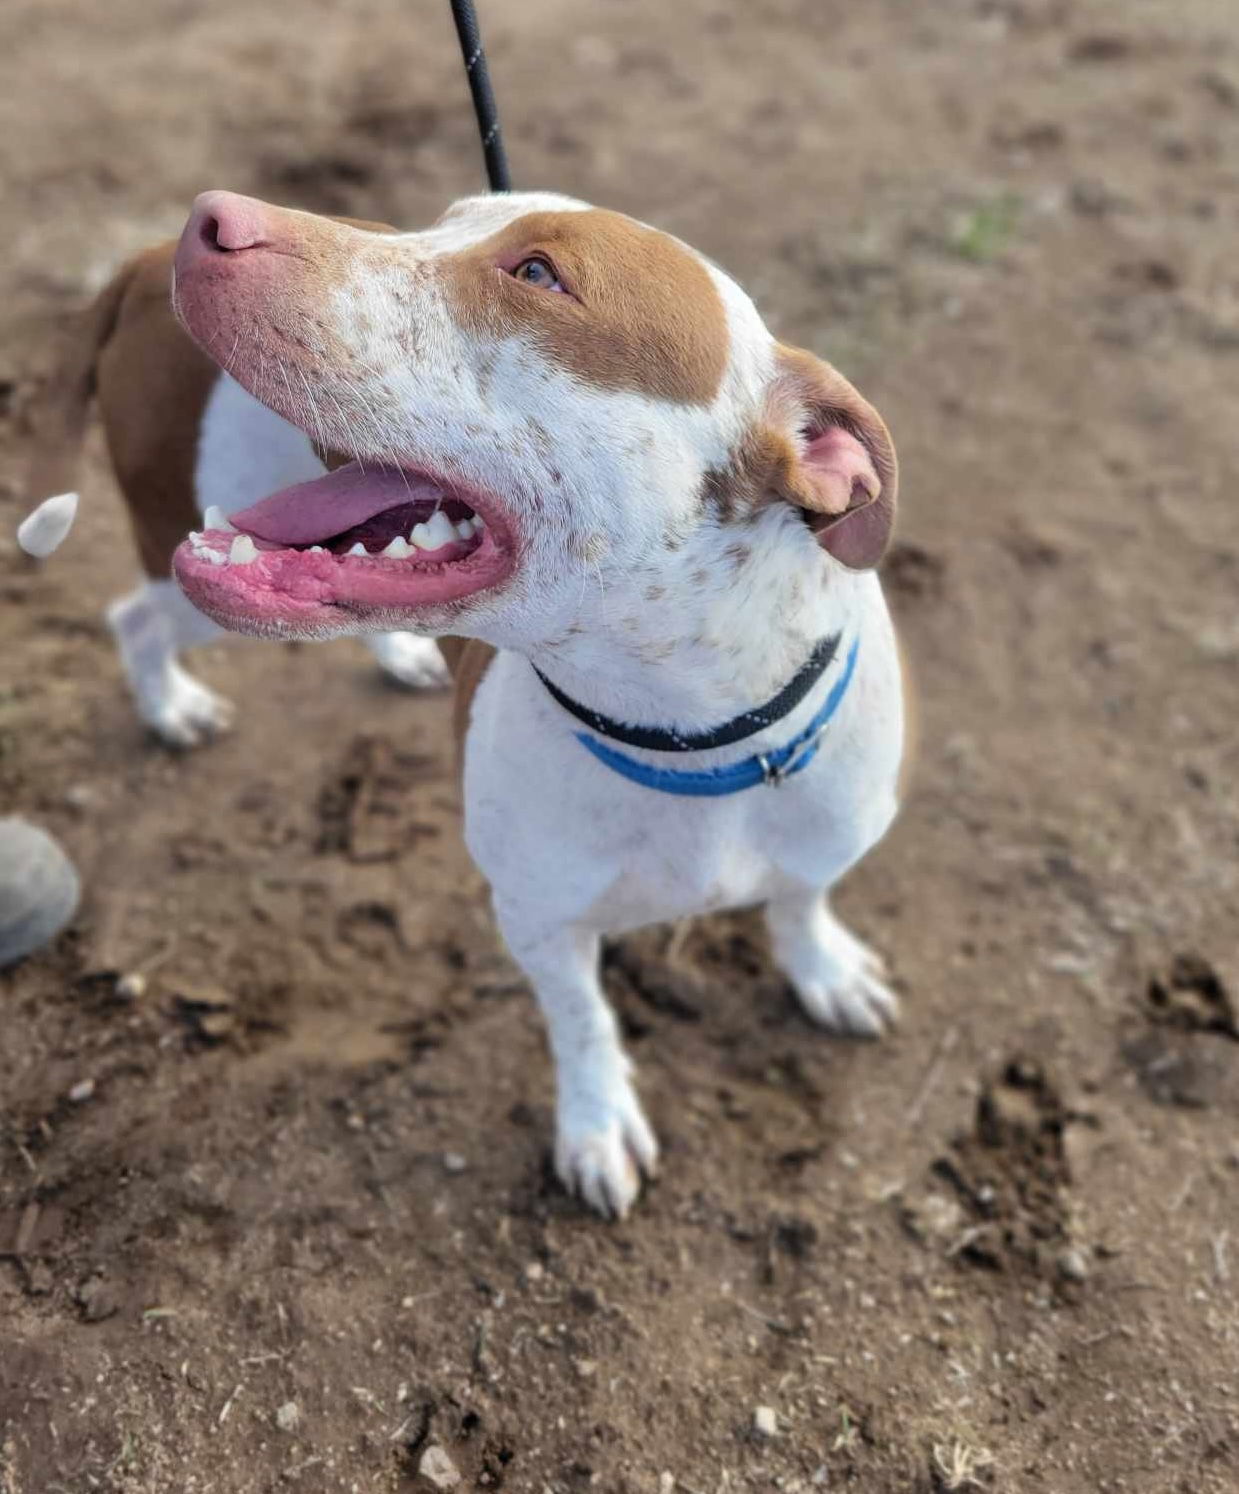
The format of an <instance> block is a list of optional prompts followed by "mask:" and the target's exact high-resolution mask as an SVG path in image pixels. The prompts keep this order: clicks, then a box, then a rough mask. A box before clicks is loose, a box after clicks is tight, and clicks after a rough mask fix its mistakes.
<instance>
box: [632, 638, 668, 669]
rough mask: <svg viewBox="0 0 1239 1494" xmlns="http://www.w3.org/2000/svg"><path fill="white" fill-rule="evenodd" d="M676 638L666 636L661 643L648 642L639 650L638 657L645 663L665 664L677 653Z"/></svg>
mask: <svg viewBox="0 0 1239 1494" xmlns="http://www.w3.org/2000/svg"><path fill="white" fill-rule="evenodd" d="M676 648H677V644H676V641H675V639H673V638H666V639H663V641H662V642H661V643H647V644H646V645H645V646H644V647H643V648H640V649H638V650H637V657H638V658H639V659H640V660H641V661H642V663H645V664H663V663H665V662H666V661H667V660H668V659H669V658H671V656H672V655H673V654H674V653H675V651H676Z"/></svg>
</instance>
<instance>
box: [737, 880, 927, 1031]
mask: <svg viewBox="0 0 1239 1494" xmlns="http://www.w3.org/2000/svg"><path fill="white" fill-rule="evenodd" d="M766 925H767V927H768V928H769V930H770V942H771V944H772V945H773V948H774V957H775V960H776V961H777V962H778V964H779V967H780V969H782V971H783V973H784V974H785V975H786V976H787V978H788V979H789V980H790V981H791V983H792V985H793V986H795V988H796V994H797V995H798V996H799V997H800V1004H801V1005H802V1006H803V1007H804V1009H805V1011H806V1012H807V1013H808V1014H809V1016H810V1017H812V1018H813V1020H814V1021H815V1022H820V1023H821V1024H822V1026H823V1027H829V1028H832V1029H834V1030H835V1031H836V1032H848V1033H852V1034H854V1035H855V1036H858V1037H877V1036H878V1035H879V1034H880V1033H881V1032H882V1030H883V1028H884V1027H886V1026H887V1025H888V1024H889V1023H891V1022H892V1021H894V1019H895V1015H896V1012H897V1011H898V1006H899V1003H898V1001H897V999H896V997H895V994H894V992H893V991H891V990H889V989H888V987H887V986H886V984H885V983H884V981H883V979H882V976H883V974H884V970H883V964H882V960H881V957H880V956H879V955H877V954H875V953H874V951H873V950H871V949H870V948H869V946H868V945H866V944H863V943H862V942H861V941H860V940H859V939H858V938H857V937H856V935H855V934H853V933H851V932H849V930H848V929H846V928H845V927H844V925H843V924H841V923H840V922H839V920H838V919H837V918H836V917H835V915H834V914H833V913H832V912H831V910H830V905H829V903H828V902H827V900H826V892H825V891H823V890H822V889H821V888H816V887H792V888H789V889H788V891H786V892H783V893H780V894H779V896H778V897H777V898H773V899H772V900H771V901H770V903H769V904H768V905H767V908H766Z"/></svg>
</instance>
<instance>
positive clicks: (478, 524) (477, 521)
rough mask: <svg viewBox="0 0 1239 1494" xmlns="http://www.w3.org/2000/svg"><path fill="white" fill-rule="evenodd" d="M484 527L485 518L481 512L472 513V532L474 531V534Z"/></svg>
mask: <svg viewBox="0 0 1239 1494" xmlns="http://www.w3.org/2000/svg"><path fill="white" fill-rule="evenodd" d="M485 528H486V520H485V519H484V518H483V517H482V515H481V514H474V516H473V532H474V534H477V532H478V531H479V530H480V529H485Z"/></svg>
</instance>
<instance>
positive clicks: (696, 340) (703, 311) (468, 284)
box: [439, 208, 730, 405]
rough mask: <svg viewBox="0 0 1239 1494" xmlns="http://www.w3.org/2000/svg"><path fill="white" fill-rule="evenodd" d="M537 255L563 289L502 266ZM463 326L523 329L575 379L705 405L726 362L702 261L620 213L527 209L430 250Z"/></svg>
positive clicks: (714, 296)
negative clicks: (492, 230) (480, 234)
mask: <svg viewBox="0 0 1239 1494" xmlns="http://www.w3.org/2000/svg"><path fill="white" fill-rule="evenodd" d="M531 255H543V256H544V257H545V258H546V259H547V260H549V261H550V263H551V264H552V265H554V267H555V271H556V273H557V274H558V275H559V277H560V279H561V280H562V282H563V284H564V286H565V287H566V288H567V290H568V291H569V292H570V294H568V295H560V294H558V293H556V292H551V291H545V290H539V289H536V288H534V287H531V286H528V285H524V284H522V283H521V282H520V281H518V280H515V279H514V278H513V277H512V276H511V275H510V274H507V273H505V270H510V269H512V268H514V267H515V265H516V264H518V263H519V262H520V261H521V260H523V259H528V258H529V257H530V256H531ZM439 273H440V275H441V276H442V280H443V286H444V291H445V294H446V295H447V296H448V298H449V300H450V302H451V304H452V306H453V308H454V310H455V313H456V316H457V318H458V320H459V321H460V323H461V325H462V326H464V327H466V328H467V329H468V330H470V331H472V332H476V333H478V334H480V335H486V336H491V337H508V336H515V335H522V334H523V335H525V336H528V337H531V338H532V339H533V340H534V341H535V342H536V343H537V344H538V346H539V347H541V348H542V349H543V350H544V351H545V352H546V353H547V354H548V356H549V357H551V358H553V359H554V361H555V362H556V363H558V364H559V365H560V366H561V367H562V368H566V369H567V370H568V371H569V372H570V373H573V374H575V375H576V376H577V377H578V378H580V379H583V380H585V381H586V382H588V383H590V384H593V385H595V386H597V387H598V388H603V389H635V390H638V391H639V392H640V393H642V394H648V395H652V396H653V397H655V398H657V399H666V400H674V401H675V402H676V403H678V404H690V405H706V404H709V403H710V401H711V400H712V399H713V398H714V397H715V395H716V394H717V393H718V391H719V387H720V385H721V384H722V380H723V375H724V373H725V372H726V368H727V359H728V355H729V344H730V338H729V335H728V331H727V316H726V312H725V311H724V308H723V303H722V299H721V298H720V296H719V293H718V291H717V289H716V288H715V285H714V282H713V280H711V278H710V273H709V271H708V270H707V269H706V267H705V265H704V263H703V262H702V261H701V260H700V259H698V258H697V256H696V255H695V254H694V253H693V252H692V251H691V250H690V249H688V248H686V247H685V246H684V245H682V244H679V243H677V242H676V240H675V239H673V238H671V237H670V236H669V235H668V234H665V233H659V232H658V231H657V230H656V229H652V228H645V227H644V226H642V225H641V224H640V223H635V222H633V220H632V219H631V218H626V217H625V216H624V215H623V214H622V213H612V212H607V211H606V210H605V209H602V208H590V209H588V210H586V211H583V212H558V213H556V212H549V213H527V214H526V215H525V216H524V217H523V218H518V219H516V221H515V222H513V223H510V224H508V226H507V227H506V228H503V229H501V230H500V231H499V232H498V233H496V234H492V235H491V237H490V238H488V239H486V240H484V241H483V242H482V243H480V244H476V245H473V246H472V247H471V248H469V249H467V250H464V251H462V252H460V253H457V254H452V255H448V256H446V257H445V258H444V259H443V260H441V261H439Z"/></svg>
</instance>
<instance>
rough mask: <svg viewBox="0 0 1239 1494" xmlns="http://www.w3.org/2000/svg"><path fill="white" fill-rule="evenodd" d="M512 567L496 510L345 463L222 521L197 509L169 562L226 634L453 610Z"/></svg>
mask: <svg viewBox="0 0 1239 1494" xmlns="http://www.w3.org/2000/svg"><path fill="white" fill-rule="evenodd" d="M514 562H515V554H514V545H513V537H512V533H511V529H510V527H509V525H508V522H507V518H506V516H505V515H504V514H503V513H502V512H501V510H500V509H499V508H498V506H497V505H494V504H492V503H490V502H489V501H487V500H485V499H481V498H479V497H478V496H476V495H474V494H472V493H470V494H463V493H462V492H461V491H460V490H459V489H458V488H456V487H451V488H449V487H447V486H445V485H441V484H439V483H438V482H436V481H434V480H433V479H431V478H429V477H427V476H425V475H423V474H420V473H414V472H409V471H405V470H404V469H403V468H401V467H391V466H377V467H369V466H366V467H363V466H362V465H361V464H360V463H358V462H352V463H349V464H348V465H347V466H344V467H338V468H337V469H336V470H335V471H334V472H328V473H327V474H326V475H325V476H323V477H319V478H315V479H314V480H313V481H312V482H304V483H298V484H297V485H296V486H295V487H291V488H283V489H281V490H280V491H279V492H277V493H273V494H271V496H270V497H268V498H264V499H262V500H261V502H259V503H256V504H254V505H253V507H251V508H247V509H242V510H241V511H240V512H239V513H235V514H233V515H232V516H231V519H228V518H225V517H224V515H223V514H222V513H221V512H220V511H219V510H218V509H208V510H207V513H206V516H205V528H204V529H203V530H202V532H200V533H193V534H191V535H190V536H189V538H188V539H186V540H185V541H184V542H183V543H182V544H181V545H180V547H179V548H178V549H177V552H176V557H175V562H174V564H175V570H176V576H177V579H178V581H179V582H180V584H181V586H182V588H183V589H184V591H185V592H186V594H187V595H188V596H189V598H190V600H191V601H192V602H193V603H194V604H195V605H196V606H197V607H199V608H201V610H202V611H204V612H205V613H207V614H208V616H210V617H213V618H214V619H215V620H216V621H217V622H220V623H222V624H223V625H224V626H225V627H230V628H233V629H236V630H238V631H242V632H251V633H267V634H270V633H277V634H281V633H282V634H289V633H300V634H306V633H314V632H331V631H341V630H342V629H343V628H344V627H346V626H348V625H349V624H350V623H353V622H356V621H357V619H358V617H359V616H361V615H368V616H369V617H370V620H372V621H373V620H374V615H375V614H378V615H380V616H381V617H383V618H390V617H391V615H392V614H408V613H410V612H417V611H421V610H422V609H427V608H434V607H441V606H444V605H446V604H450V603H459V602H461V601H463V600H465V599H466V598H469V597H472V596H476V595H477V594H478V593H479V592H482V591H487V590H489V589H490V588H491V587H494V586H496V585H498V584H499V583H500V582H501V581H503V580H504V579H506V577H507V576H508V575H509V574H510V572H511V570H512V568H513V565H514ZM394 625H399V624H398V622H396V623H394Z"/></svg>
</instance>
